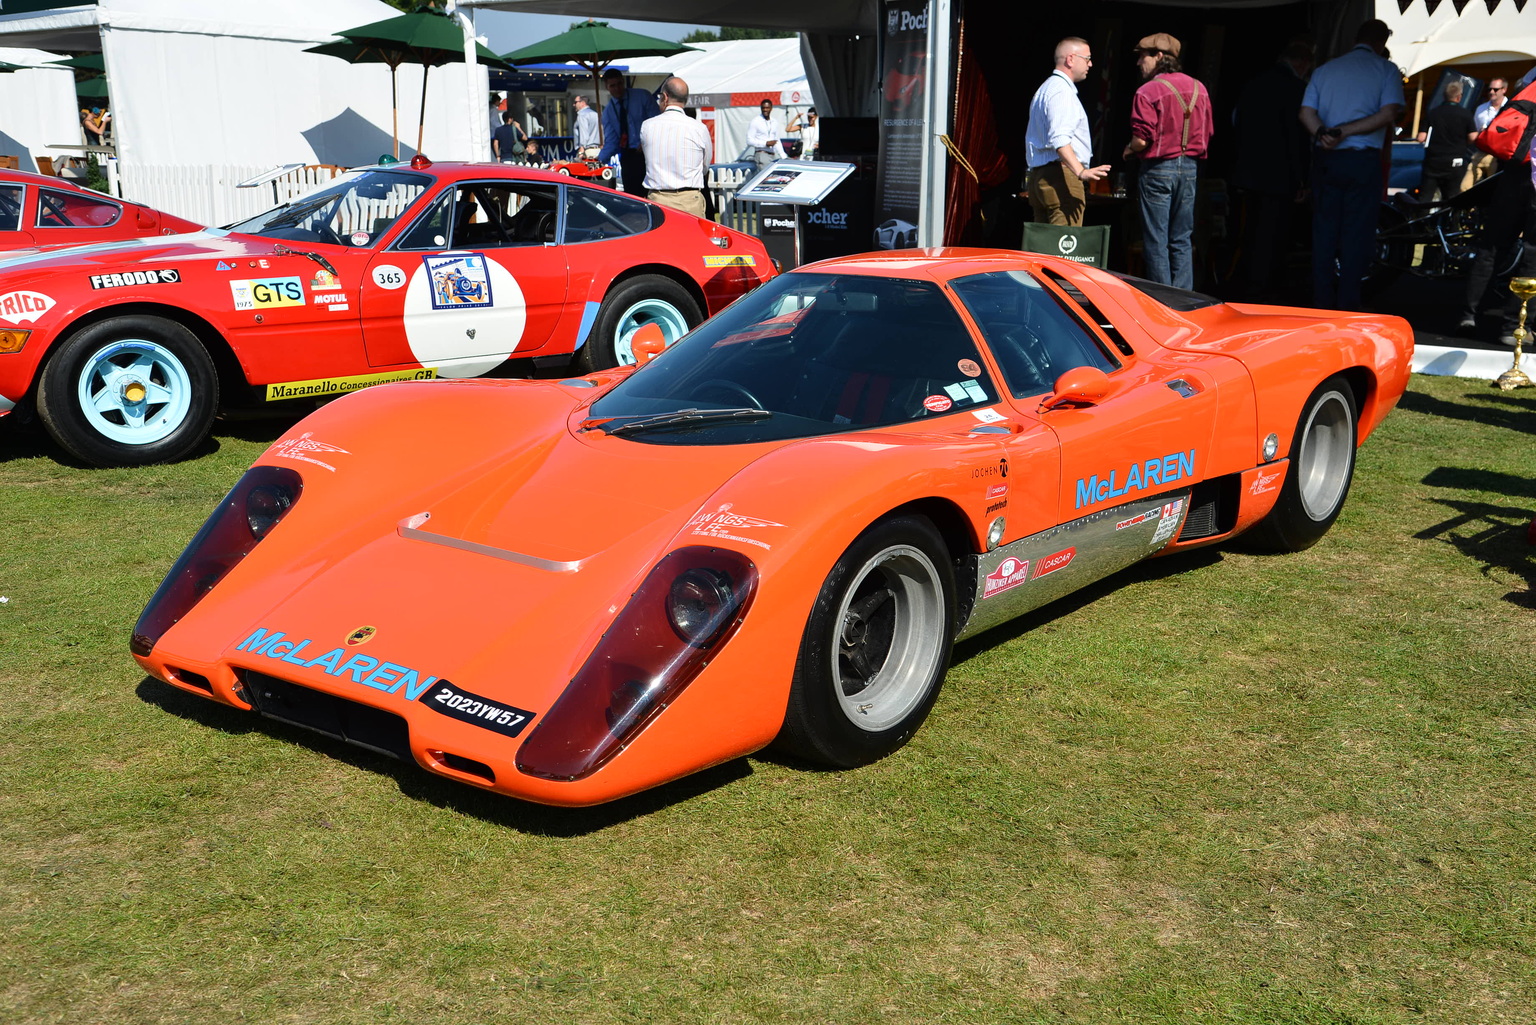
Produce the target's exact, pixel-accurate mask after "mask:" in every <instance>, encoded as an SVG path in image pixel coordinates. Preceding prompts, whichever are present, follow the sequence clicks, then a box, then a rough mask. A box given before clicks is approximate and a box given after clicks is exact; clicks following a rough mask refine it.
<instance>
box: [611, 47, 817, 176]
mask: <svg viewBox="0 0 1536 1025" xmlns="http://www.w3.org/2000/svg"><path fill="white" fill-rule="evenodd" d="M690 45H692V46H697V47H698V49H697V50H692V51H689V52H686V53H680V54H678V55H677V56H675V57H635V58H630V59H628V60H624V61H622V62H620V63H622V64H625V65H626V66H627V67H628V69H629V73H630V74H631V75H632V76H634V78H635V80H636V84H638V85H640V86H643V87H647V88H653V87H659V86H660V85H661V81H662V79H663V78H665V77H666V76H668V75H676V76H678V77H679V78H681V79H683V80H684V81H685V82H687V83H688V89H689V97H688V102H689V103H690V104H691V105H693V106H696V107H714V108H715V159H716V160H734V159H735V158H736V157H737V156H738V155H739V154H740V153H741V151H742V150H743V149H744V148H745V146H746V139H747V124H748V122H750V121H751V120H752V119H753V118H755V117H757V116H758V109H757V108H758V104H759V103H761V102H762V101H763V99H764V98H768V99H771V100H773V104H774V106H775V107H779V108H783V109H781V110H780V111H779V116H780V117H784V118H786V119H787V118H789V117H793V116H794V114H796V113H800V112H802V111H804V110H805V108H806V107H809V106H811V105H813V104H814V103H815V102H816V101H815V100H814V99H813V98H812V95H811V87H810V84H809V83H808V82H807V81H806V75H805V64H804V62H803V60H802V59H801V56H800V40H799V38H798V37H796V36H791V37H789V38H788V39H733V40H727V41H723V42H718V43H692V44H690Z"/></svg>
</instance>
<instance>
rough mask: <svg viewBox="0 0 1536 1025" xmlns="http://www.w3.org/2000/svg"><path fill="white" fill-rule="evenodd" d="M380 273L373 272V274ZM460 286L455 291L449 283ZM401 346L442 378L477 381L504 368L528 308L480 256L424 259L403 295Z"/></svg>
mask: <svg viewBox="0 0 1536 1025" xmlns="http://www.w3.org/2000/svg"><path fill="white" fill-rule="evenodd" d="M379 269H380V268H375V271H377V270H379ZM455 280H458V281H460V282H461V283H462V284H461V285H460V287H459V289H458V290H454V289H453V287H452V282H454V281H455ZM401 319H402V320H403V321H404V324H405V339H406V343H407V344H408V345H409V346H410V348H411V355H412V356H413V357H415V359H416V360H417V361H418V362H420V363H421V365H422V366H426V367H437V369H438V375H439V376H441V377H478V376H480V375H481V374H483V373H486V372H487V371H489V370H492V369H493V368H495V367H496V366H497V365H499V364H501V363H502V362H504V361H505V360H506V359H507V358H508V357H509V356H511V355H512V353H513V351H514V350H515V349H516V348H517V345H518V343H519V342H520V341H522V338H523V332H524V329H525V328H526V327H527V324H528V304H527V301H526V300H525V299H524V297H523V290H522V288H521V287H520V286H519V285H518V283H517V279H516V278H514V277H513V276H512V273H511V272H510V271H509V270H507V269H506V268H505V267H503V266H502V265H501V264H499V263H497V262H496V261H495V260H494V259H488V258H487V257H486V256H485V254H483V253H451V252H450V253H443V254H435V255H432V256H429V257H426V258H425V259H424V260H423V261H422V263H420V264H418V265H417V266H416V267H415V268H413V269H412V270H411V272H410V285H409V287H407V288H406V290H405V309H404V310H403V315H402V318H401Z"/></svg>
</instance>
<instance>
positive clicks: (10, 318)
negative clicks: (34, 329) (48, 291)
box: [0, 290, 54, 324]
mask: <svg viewBox="0 0 1536 1025" xmlns="http://www.w3.org/2000/svg"><path fill="white" fill-rule="evenodd" d="M53 305H54V304H53V296H51V295H44V294H43V293H41V292H31V291H26V290H22V291H16V292H7V293H5V294H4V295H0V320H3V321H5V322H6V323H7V324H20V323H21V322H22V321H35V320H36V319H37V318H38V317H40V316H42V315H43V314H44V313H47V312H48V311H49V310H51V309H53Z"/></svg>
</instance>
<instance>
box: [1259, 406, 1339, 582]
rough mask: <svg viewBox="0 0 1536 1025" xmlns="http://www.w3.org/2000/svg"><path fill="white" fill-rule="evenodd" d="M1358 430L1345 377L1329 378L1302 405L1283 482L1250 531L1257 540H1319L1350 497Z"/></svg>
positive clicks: (1281, 548) (1273, 544)
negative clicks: (1264, 515) (1270, 506)
mask: <svg viewBox="0 0 1536 1025" xmlns="http://www.w3.org/2000/svg"><path fill="white" fill-rule="evenodd" d="M1358 432H1359V426H1358V422H1357V413H1356V409H1355V393H1354V391H1353V389H1351V388H1350V386H1349V382H1348V381H1346V380H1344V378H1343V377H1340V376H1337V375H1335V376H1333V377H1330V378H1328V380H1326V381H1324V382H1323V383H1322V384H1320V385H1318V387H1317V390H1316V391H1314V392H1313V393H1312V395H1311V397H1310V398H1308V399H1307V404H1306V405H1305V406H1304V407H1302V411H1301V419H1300V421H1299V422H1298V423H1297V424H1296V435H1295V437H1293V438H1292V439H1291V465H1290V469H1289V471H1288V472H1287V473H1286V475H1285V485H1284V486H1283V487H1281V489H1280V497H1279V498H1278V499H1277V500H1276V501H1275V507H1274V508H1273V509H1271V510H1270V512H1269V515H1268V516H1266V517H1265V518H1264V519H1263V520H1262V521H1261V522H1260V523H1259V525H1258V526H1257V527H1255V528H1254V530H1253V533H1252V534H1251V535H1250V537H1251V538H1252V540H1253V543H1254V544H1255V545H1256V546H1258V547H1260V548H1264V549H1267V550H1269V551H1276V552H1299V551H1302V550H1303V549H1306V548H1311V547H1312V546H1313V545H1315V544H1317V542H1318V541H1320V540H1322V537H1323V535H1324V534H1326V533H1328V528H1330V527H1332V526H1333V521H1334V520H1336V519H1338V518H1339V512H1340V511H1341V510H1342V509H1343V508H1344V499H1346V498H1347V497H1349V485H1350V482H1351V481H1352V480H1353V479H1354V474H1355V444H1356V440H1357V437H1358Z"/></svg>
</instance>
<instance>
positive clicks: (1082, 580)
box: [132, 249, 1412, 805]
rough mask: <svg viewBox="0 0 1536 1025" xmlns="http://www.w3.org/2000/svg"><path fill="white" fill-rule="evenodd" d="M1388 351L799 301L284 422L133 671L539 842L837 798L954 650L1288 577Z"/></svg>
mask: <svg viewBox="0 0 1536 1025" xmlns="http://www.w3.org/2000/svg"><path fill="white" fill-rule="evenodd" d="M654 334H655V338H639V337H637V339H636V346H637V351H641V352H643V353H646V354H649V353H654V352H656V351H658V350H660V349H661V347H662V339H661V337H660V332H659V331H656V332H654ZM1411 349H1412V332H1411V329H1410V328H1409V326H1408V324H1407V323H1405V322H1404V321H1402V320H1400V319H1398V318H1396V317H1389V316H1377V315H1367V314H1344V313H1328V312H1322V311H1313V310H1298V309H1289V308H1280V307H1258V306H1240V305H1232V304H1225V303H1222V302H1219V301H1217V300H1215V299H1212V298H1209V297H1207V296H1203V295H1199V294H1197V293H1193V292H1186V291H1180V290H1176V289H1171V288H1167V287H1163V286H1159V285H1153V284H1151V283H1148V282H1145V281H1139V280H1136V279H1131V278H1123V277H1118V276H1115V275H1111V274H1107V273H1103V272H1099V271H1096V270H1092V269H1088V268H1084V267H1081V266H1078V265H1076V264H1073V263H1070V262H1066V261H1062V260H1056V259H1052V258H1048V257H1043V256H1036V255H1032V254H1025V253H1017V252H991V251H980V250H957V249H932V250H919V251H907V252H896V253H887V254H872V255H867V256H858V257H850V258H846V259H839V260H833V261H826V262H822V263H818V264H813V265H810V266H807V267H804V268H802V269H800V270H798V271H796V272H793V273H790V274H786V275H782V276H780V277H778V278H775V279H773V280H771V281H769V282H767V283H766V284H764V285H762V286H761V287H759V288H758V289H757V290H755V291H754V292H752V293H750V294H748V295H747V296H745V297H743V298H742V299H740V300H738V301H737V302H736V303H735V304H734V305H732V306H731V307H730V308H728V309H727V310H726V311H724V312H723V313H721V314H719V315H718V316H716V317H714V318H713V319H711V320H709V321H707V322H705V323H704V324H703V325H701V326H700V327H698V328H697V329H695V330H694V331H692V332H691V333H689V334H688V335H686V336H685V337H684V338H683V339H682V340H681V341H678V342H677V343H676V344H675V345H673V346H672V347H671V348H668V349H666V350H665V351H662V352H661V353H660V355H659V356H656V357H655V358H654V359H653V360H650V361H648V362H645V363H644V364H643V365H640V366H638V367H622V368H617V369H614V370H607V371H601V372H597V373H593V374H589V375H587V376H584V377H574V378H570V379H567V380H559V381H556V380H550V381H515V380H459V381H433V382H419V383H405V384H392V385H387V386H382V387H377V388H370V389H368V390H366V391H363V392H359V393H357V394H354V395H349V396H347V397H345V398H342V399H340V400H338V401H336V402H334V403H332V404H330V405H328V406H326V407H324V408H322V409H320V410H319V411H318V412H316V413H314V414H313V415H311V416H310V417H308V418H307V419H305V420H304V421H302V422H301V423H299V424H298V425H297V426H295V427H294V428H293V429H292V430H291V431H290V432H289V433H287V434H286V435H284V436H283V437H282V438H280V439H279V440H278V441H277V442H276V443H275V444H273V445H272V447H271V448H270V449H268V450H267V452H266V453H265V454H264V455H263V456H262V457H261V458H260V459H259V460H257V462H256V464H255V465H254V466H253V467H252V468H251V469H250V470H249V471H248V472H247V473H246V474H245V476H244V477H242V478H241V480H240V481H239V482H238V483H237V484H236V485H235V487H234V490H233V491H231V492H230V494H229V496H228V497H227V498H226V499H225V500H224V501H223V503H222V504H221V505H220V506H219V507H218V509H217V510H216V511H215V512H214V513H213V515H212V517H211V518H210V519H209V520H208V522H207V524H206V525H205V526H204V527H203V528H202V530H201V531H200V532H199V533H198V534H197V536H196V537H195V538H194V539H193V541H192V543H191V545H190V546H189V547H188V548H187V550H186V552H185V553H184V554H183V555H182V556H181V559H180V561H178V562H177V564H176V565H175V567H174V568H173V569H172V570H171V572H170V575H169V576H168V577H167V578H166V580H165V582H164V584H162V585H161V587H160V589H159V591H158V592H157V593H156V594H155V596H154V598H153V599H152V600H151V602H150V603H149V606H148V607H147V608H146V609H145V611H144V613H143V616H142V617H141V619H140V620H139V622H138V625H137V627H136V628H135V631H134V635H133V639H132V650H133V653H134V655H135V656H136V657H137V659H138V661H139V662H140V664H141V665H142V666H143V667H144V668H145V669H146V670H147V671H149V672H150V673H152V674H153V675H154V676H156V677H158V678H160V679H161V680H164V681H167V682H168V683H170V684H173V685H174V686H176V687H180V688H182V689H184V690H187V691H190V692H192V693H195V694H200V695H202V696H203V697H206V698H209V699H211V700H214V701H219V702H223V703H224V704H228V705H233V706H235V707H237V708H241V709H248V710H250V711H252V712H254V713H259V714H261V715H264V716H270V717H272V718H274V719H279V720H283V721H286V722H290V723H297V724H300V725H303V726H306V727H310V728H312V729H315V730H318V731H320V732H321V733H325V734H329V735H331V736H333V737H338V738H341V739H343V740H346V741H351V742H353V743H356V744H360V745H363V746H365V747H369V748H372V749H375V750H378V751H384V752H388V753H390V754H392V755H396V756H398V757H400V758H402V759H411V760H414V761H415V762H417V763H418V764H419V765H421V766H422V767H424V768H425V769H427V770H429V771H431V772H435V773H438V774H441V775H443V776H447V777H450V778H452V779H455V780H460V781H463V782H464V783H468V784H473V785H475V786H480V787H485V788H488V789H491V790H495V791H498V792H500V793H503V794H509V795H513V796H516V797H520V798H525V799H527V800H530V801H538V802H544V803H548V804H555V805H586V804H593V803H597V802H602V801H609V800H612V799H614V798H618V797H622V796H624V795H626V794H632V793H634V792H636V791H639V790H642V789H644V788H646V787H653V786H656V785H657V784H660V783H664V782H666V781H668V780H671V779H675V778H677V777H680V776H683V775H685V774H687V773H691V772H694V771H697V770H699V769H703V768H705V767H707V766H711V765H715V764H717V763H720V762H724V761H726V760H728V759H733V758H737V757H740V756H742V755H746V754H748V753H750V752H753V751H757V750H759V749H761V748H764V747H766V746H768V745H776V746H777V747H778V749H779V750H781V751H783V752H787V753H788V754H789V755H791V756H792V757H796V758H799V759H803V760H806V761H810V762H814V763H819V764H823V765H829V766H844V767H847V766H856V765H861V764H864V763H868V762H871V761H874V760H876V759H878V758H881V757H883V756H885V755H887V754H889V753H891V752H892V751H894V750H896V749H897V748H899V747H901V746H902V745H903V744H904V743H905V742H906V741H907V740H908V738H910V737H911V736H912V734H913V732H914V731H915V730H916V729H917V728H918V726H919V725H920V724H921V723H922V722H923V720H924V718H925V717H926V716H927V715H928V713H929V710H930V709H931V708H932V707H933V705H934V701H935V699H936V698H937V697H938V694H939V688H940V684H941V683H942V682H943V679H944V675H945V671H946V669H947V667H948V663H949V657H950V649H951V646H952V645H953V643H954V642H955V641H956V640H957V639H960V638H966V637H971V636H973V635H975V634H978V633H981V632H982V631H984V630H987V629H988V628H990V627H993V626H996V625H998V624H1000V623H1003V622H1005V621H1006V620H1009V619H1011V618H1013V617H1015V616H1018V615H1020V614H1022V613H1024V612H1027V611H1029V610H1031V609H1034V608H1037V607H1039V606H1041V605H1044V604H1045V603H1047V602H1050V601H1052V600H1053V599H1055V598H1058V597H1061V596H1062V595H1065V594H1068V593H1069V592H1072V591H1075V590H1077V589H1078V588H1081V587H1083V586H1085V585H1087V584H1089V583H1092V582H1094V581H1096V580H1099V579H1101V578H1103V577H1105V576H1107V575H1109V574H1112V573H1114V572H1116V571H1117V570H1120V569H1122V568H1124V567H1127V566H1129V565H1131V564H1132V563H1135V562H1137V561H1139V560H1141V559H1145V558H1148V557H1151V556H1154V555H1158V554H1161V553H1165V552H1173V551H1179V550H1181V549H1186V548H1193V547H1197V546H1201V545H1210V544H1216V543H1219V542H1222V541H1225V540H1227V539H1229V538H1232V537H1234V536H1236V535H1239V534H1247V535H1249V537H1250V538H1251V539H1252V541H1253V542H1255V543H1257V544H1261V545H1264V546H1267V547H1269V548H1272V549H1279V550H1289V551H1294V550H1298V549H1302V548H1306V547H1308V546H1309V545H1312V544H1314V543H1315V542H1317V541H1318V540H1319V539H1320V538H1321V537H1322V536H1323V535H1324V534H1325V533H1326V532H1327V530H1328V528H1329V527H1330V525H1332V523H1333V522H1334V519H1335V518H1336V517H1337V516H1338V515H1339V510H1340V508H1341V507H1342V505H1343V504H1344V500H1345V497H1346V496H1347V495H1348V493H1349V488H1350V481H1351V477H1352V474H1353V470H1354V465H1355V450H1356V446H1357V445H1359V444H1360V442H1361V441H1362V440H1363V439H1364V438H1365V437H1366V436H1367V435H1369V434H1370V432H1371V431H1372V430H1373V429H1374V428H1375V427H1376V425H1377V424H1379V423H1381V421H1382V418H1383V417H1385V416H1386V415H1387V413H1388V411H1389V410H1391V409H1392V407H1393V405H1394V404H1395V403H1396V402H1397V401H1398V398H1399V397H1400V395H1401V394H1402V392H1403V389H1404V387H1405V385H1406V383H1407V380H1408V373H1409V369H1408V361H1409V356H1410V352H1411Z"/></svg>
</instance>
